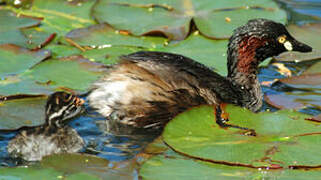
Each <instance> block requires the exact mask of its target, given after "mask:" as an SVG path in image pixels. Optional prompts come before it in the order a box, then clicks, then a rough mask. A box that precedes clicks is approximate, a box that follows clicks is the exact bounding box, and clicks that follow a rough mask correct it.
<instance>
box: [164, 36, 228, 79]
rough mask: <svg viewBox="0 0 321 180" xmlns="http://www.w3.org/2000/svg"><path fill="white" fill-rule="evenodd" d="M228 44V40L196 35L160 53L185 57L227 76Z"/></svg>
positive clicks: (171, 45) (170, 45) (169, 46)
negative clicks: (164, 52)
mask: <svg viewBox="0 0 321 180" xmlns="http://www.w3.org/2000/svg"><path fill="white" fill-rule="evenodd" d="M227 43H228V41H227V40H210V39H207V38H205V37H203V36H201V35H198V34H196V35H192V36H189V37H188V38H187V39H186V40H185V41H181V42H179V43H177V44H169V45H168V46H166V47H165V48H163V49H160V51H166V52H171V53H177V54H181V55H184V56H186V57H189V58H192V59H194V60H195V61H198V62H200V63H202V64H205V65H206V66H208V67H212V68H214V69H215V70H216V71H218V72H219V73H220V74H224V75H226V74H227V67H226V64H227V54H226V51H227Z"/></svg>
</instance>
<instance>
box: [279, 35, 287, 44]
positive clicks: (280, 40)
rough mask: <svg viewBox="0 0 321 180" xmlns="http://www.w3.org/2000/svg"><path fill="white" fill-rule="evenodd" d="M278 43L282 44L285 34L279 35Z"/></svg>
mask: <svg viewBox="0 0 321 180" xmlns="http://www.w3.org/2000/svg"><path fill="white" fill-rule="evenodd" d="M278 41H279V43H281V44H283V43H284V42H285V41H286V36H280V37H278Z"/></svg>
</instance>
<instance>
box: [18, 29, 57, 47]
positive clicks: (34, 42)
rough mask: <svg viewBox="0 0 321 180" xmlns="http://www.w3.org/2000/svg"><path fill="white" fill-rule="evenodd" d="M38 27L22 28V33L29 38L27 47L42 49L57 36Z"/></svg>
mask: <svg viewBox="0 0 321 180" xmlns="http://www.w3.org/2000/svg"><path fill="white" fill-rule="evenodd" d="M38 29H39V28H38ZM38 29H36V28H29V29H22V33H23V34H24V35H25V37H26V38H27V45H26V47H28V48H30V49H33V50H35V49H40V48H42V47H44V46H46V45H47V44H48V43H50V42H51V41H52V40H53V39H54V38H55V36H56V34H55V33H48V32H44V31H40V30H38Z"/></svg>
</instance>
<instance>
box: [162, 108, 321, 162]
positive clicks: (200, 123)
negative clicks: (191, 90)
mask: <svg viewBox="0 0 321 180" xmlns="http://www.w3.org/2000/svg"><path fill="white" fill-rule="evenodd" d="M227 112H228V113H229V114H230V118H229V119H230V121H229V123H231V124H236V125H238V126H241V127H247V128H250V129H254V130H255V132H256V134H257V136H246V135H245V134H246V132H243V131H242V130H238V129H234V128H229V129H223V128H220V127H219V126H218V125H217V124H216V123H215V117H214V110H213V107H211V106H203V107H198V108H194V109H192V110H189V111H187V112H184V113H182V114H180V115H178V116H177V117H175V118H174V119H173V120H172V121H170V122H169V123H168V124H167V126H166V127H165V131H164V133H163V138H164V140H165V142H166V143H167V144H168V145H169V146H171V147H172V148H173V149H174V150H175V151H177V152H179V153H182V154H184V155H186V156H188V157H194V158H199V159H206V160H209V161H213V162H220V163H223V164H231V165H242V166H249V167H257V166H268V167H270V168H273V167H274V168H279V167H281V166H299V165H304V166H319V165H320V164H321V162H320V160H319V159H317V158H315V157H318V156H320V155H321V154H320V151H319V150H317V149H318V148H319V147H320V145H321V144H320V143H321V141H320V138H321V135H320V134H321V127H320V126H318V125H316V124H314V123H312V122H308V121H306V120H304V119H305V118H307V117H308V116H307V115H304V114H301V113H298V112H293V111H284V110H283V111H278V112H275V113H269V112H262V113H258V114H255V113H252V112H250V111H249V110H246V109H243V108H240V107H235V106H228V107H227ZM307 134H318V135H313V136H314V137H309V136H308V135H307ZM303 135H304V137H303ZM301 136H302V137H301ZM311 136H312V135H311ZM316 139H319V141H317V140H316ZM301 147H302V148H304V149H301V151H300V152H296V153H287V152H294V151H295V149H300V148H301ZM284 149H287V151H285V150H284ZM297 156H300V157H299V158H297ZM274 164H276V165H274Z"/></svg>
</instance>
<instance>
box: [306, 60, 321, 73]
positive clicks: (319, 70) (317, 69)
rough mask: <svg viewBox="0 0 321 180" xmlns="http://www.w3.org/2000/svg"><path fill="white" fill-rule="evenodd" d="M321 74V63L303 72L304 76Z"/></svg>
mask: <svg viewBox="0 0 321 180" xmlns="http://www.w3.org/2000/svg"><path fill="white" fill-rule="evenodd" d="M316 73H321V61H319V62H317V63H315V64H313V65H312V66H310V67H309V68H308V69H307V70H305V71H304V72H303V75H307V74H316Z"/></svg>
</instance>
